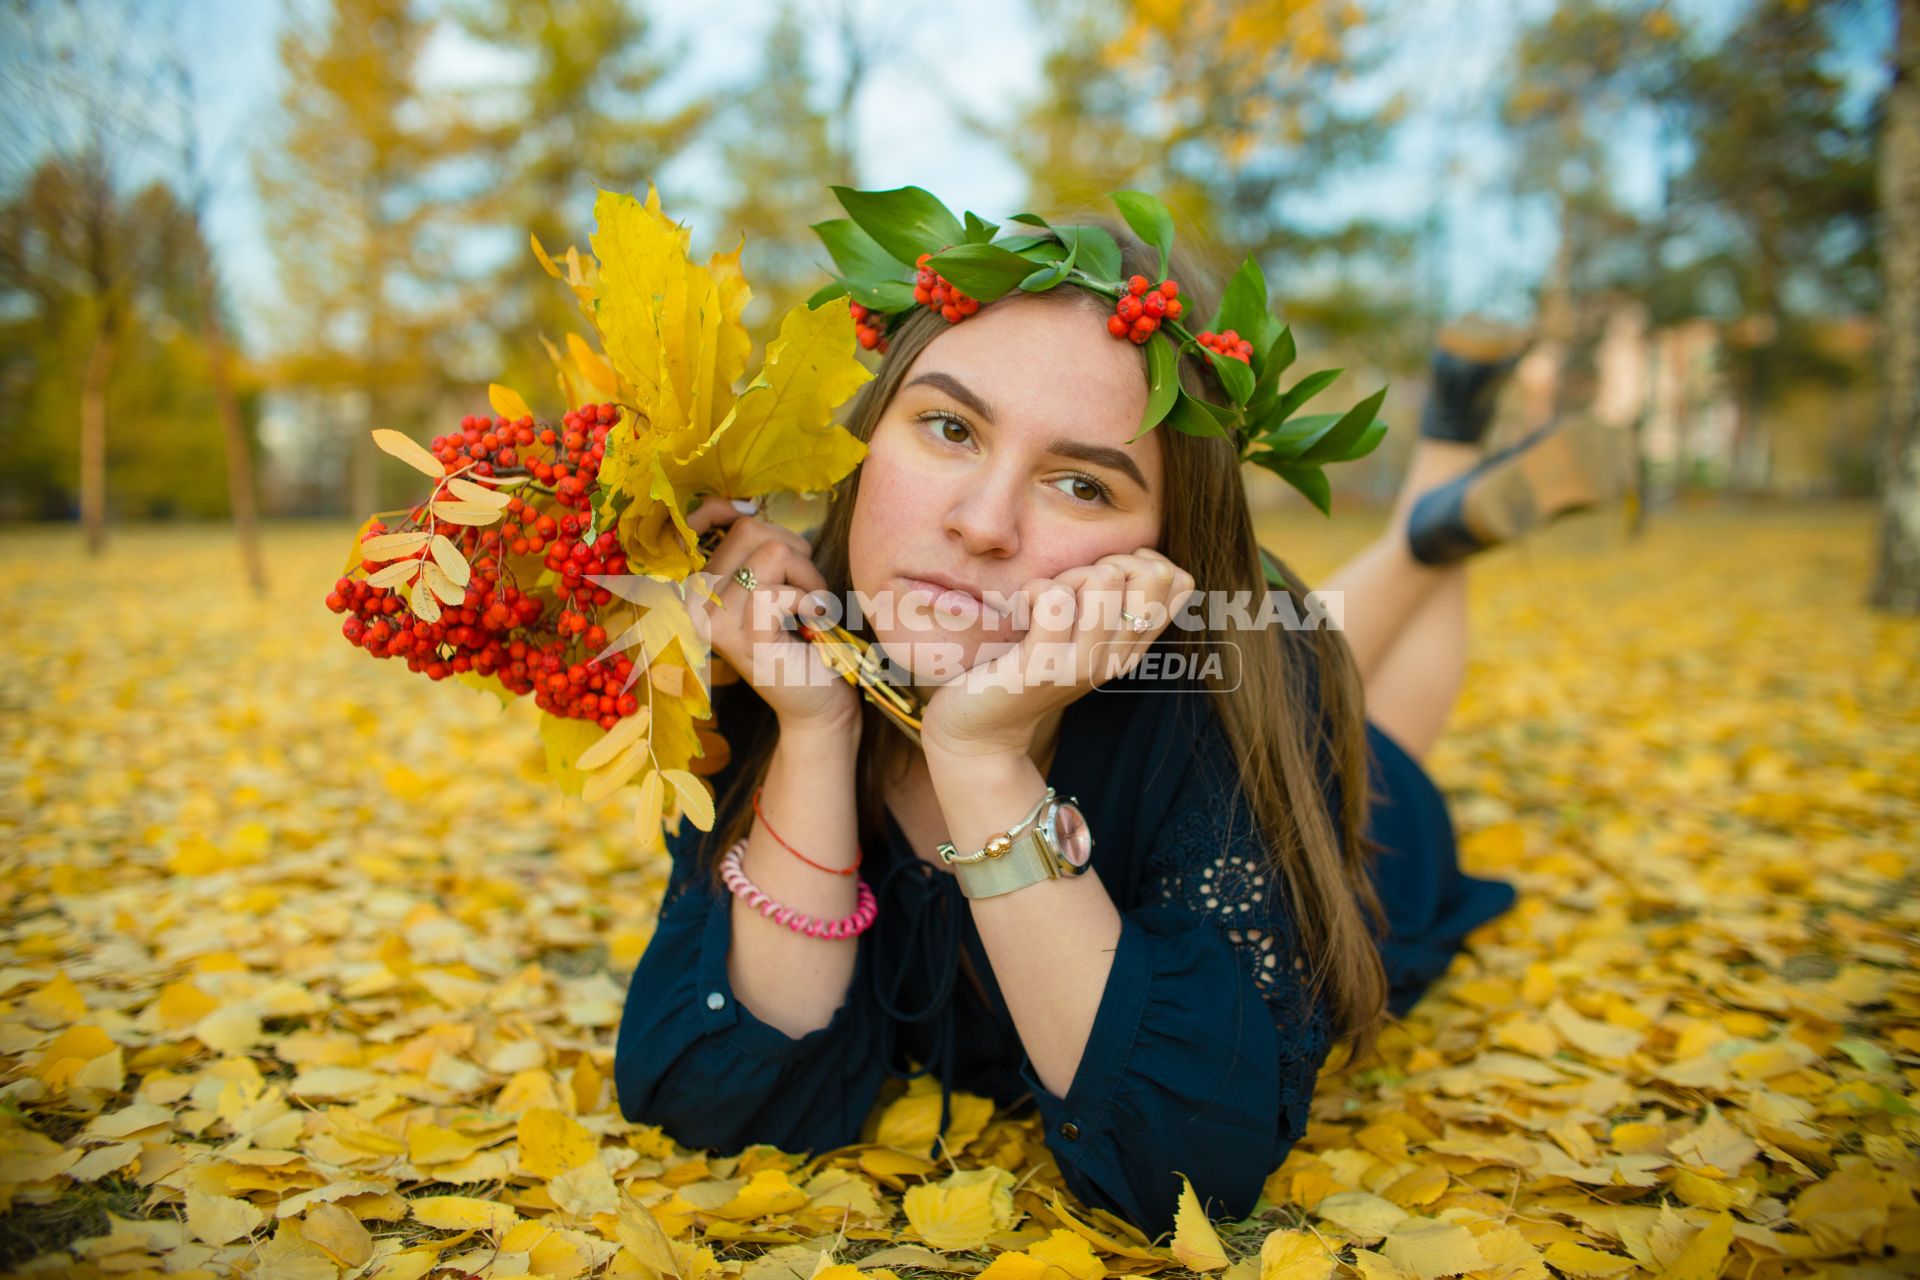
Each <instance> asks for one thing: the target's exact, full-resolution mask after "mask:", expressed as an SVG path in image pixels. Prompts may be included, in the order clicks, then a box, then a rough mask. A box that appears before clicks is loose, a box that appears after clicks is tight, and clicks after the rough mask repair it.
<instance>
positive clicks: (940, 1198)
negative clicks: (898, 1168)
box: [900, 1165, 1015, 1249]
mask: <svg viewBox="0 0 1920 1280" xmlns="http://www.w3.org/2000/svg"><path fill="white" fill-rule="evenodd" d="M900 1206H901V1208H902V1209H904V1210H905V1211H906V1215H907V1222H908V1223H909V1224H910V1225H911V1226H912V1227H913V1229H914V1230H915V1231H917V1232H919V1233H920V1237H921V1238H922V1239H923V1240H925V1241H926V1242H927V1243H928V1244H930V1245H932V1246H933V1247H934V1248H936V1249H978V1248H980V1247H981V1246H982V1245H984V1244H986V1242H987V1237H988V1236H991V1235H992V1234H994V1233H995V1232H996V1231H1005V1230H1007V1229H1009V1228H1010V1227H1012V1226H1013V1223H1014V1213H1015V1210H1014V1207H1013V1175H1012V1174H1011V1173H1008V1172H1007V1171H1006V1170H1005V1169H1001V1168H997V1167H995V1166H992V1165H989V1166H988V1167H986V1168H984V1169H962V1170H960V1171H958V1172H957V1173H953V1174H950V1175H948V1176H947V1177H946V1178H944V1179H942V1180H941V1181H939V1182H923V1183H921V1184H920V1185H919V1186H916V1187H909V1188H907V1193H906V1194H905V1195H903V1196H901V1197H900Z"/></svg>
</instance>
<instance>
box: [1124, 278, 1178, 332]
mask: <svg viewBox="0 0 1920 1280" xmlns="http://www.w3.org/2000/svg"><path fill="white" fill-rule="evenodd" d="M1184 306H1185V304H1184V303H1182V302H1181V301H1180V282H1179V281H1177V280H1162V281H1161V282H1160V283H1159V284H1156V285H1149V284H1148V283H1147V278H1146V277H1145V276H1133V277H1131V278H1130V279H1129V280H1128V281H1127V291H1126V292H1125V293H1123V294H1121V295H1120V297H1119V298H1117V299H1116V300H1115V301H1114V304H1113V314H1112V315H1110V316H1108V317H1107V332H1108V333H1110V334H1112V335H1113V336H1114V337H1116V338H1126V339H1128V340H1129V341H1131V342H1132V343H1133V344H1134V345H1135V346H1140V345H1142V344H1144V343H1145V342H1146V340H1147V339H1148V338H1151V337H1152V336H1153V334H1154V331H1155V330H1157V329H1158V328H1159V327H1160V322H1161V321H1162V320H1178V319H1179V318H1180V312H1181V309H1182V308H1183V307H1184Z"/></svg>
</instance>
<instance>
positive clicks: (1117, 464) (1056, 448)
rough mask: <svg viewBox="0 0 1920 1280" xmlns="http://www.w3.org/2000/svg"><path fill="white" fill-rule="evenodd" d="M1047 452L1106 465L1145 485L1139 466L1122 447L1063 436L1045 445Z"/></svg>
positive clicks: (1144, 486)
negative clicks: (1116, 447) (1089, 442)
mask: <svg viewBox="0 0 1920 1280" xmlns="http://www.w3.org/2000/svg"><path fill="white" fill-rule="evenodd" d="M1047 452H1049V453H1057V454H1059V455H1060V456H1061V457H1063V458H1074V459H1076V460H1078V461H1080V462H1087V463H1091V464H1093V465H1094V466H1096V467H1107V468H1109V469H1110V470H1113V471H1118V472H1119V473H1120V474H1121V475H1123V476H1126V477H1127V478H1128V479H1130V480H1132V481H1133V482H1134V483H1135V484H1137V485H1139V486H1140V487H1141V488H1142V489H1145V488H1146V487H1147V478H1146V477H1145V476H1143V475H1141V474H1140V468H1139V466H1138V465H1137V464H1136V463H1135V462H1134V460H1133V459H1132V458H1130V457H1128V456H1127V454H1126V451H1125V450H1123V449H1115V448H1113V447H1112V446H1110V445H1104V444H1088V443H1087V442H1086V441H1084V440H1069V439H1066V438H1065V437H1064V436H1063V437H1061V438H1060V439H1058V440H1055V441H1054V442H1053V443H1052V444H1050V445H1048V446H1047Z"/></svg>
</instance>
